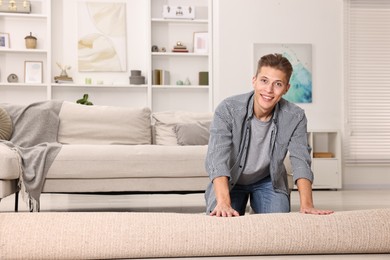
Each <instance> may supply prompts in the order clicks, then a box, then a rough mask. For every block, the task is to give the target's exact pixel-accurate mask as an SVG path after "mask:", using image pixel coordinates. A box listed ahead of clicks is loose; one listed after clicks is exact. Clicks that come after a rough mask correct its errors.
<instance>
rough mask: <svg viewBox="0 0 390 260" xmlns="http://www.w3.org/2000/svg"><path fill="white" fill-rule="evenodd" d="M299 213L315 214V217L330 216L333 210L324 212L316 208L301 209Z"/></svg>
mask: <svg viewBox="0 0 390 260" xmlns="http://www.w3.org/2000/svg"><path fill="white" fill-rule="evenodd" d="M299 212H301V213H304V214H314V215H329V214H332V213H333V212H334V211H333V210H322V209H316V208H301V209H300V210H299Z"/></svg>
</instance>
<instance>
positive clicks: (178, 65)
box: [148, 0, 213, 112]
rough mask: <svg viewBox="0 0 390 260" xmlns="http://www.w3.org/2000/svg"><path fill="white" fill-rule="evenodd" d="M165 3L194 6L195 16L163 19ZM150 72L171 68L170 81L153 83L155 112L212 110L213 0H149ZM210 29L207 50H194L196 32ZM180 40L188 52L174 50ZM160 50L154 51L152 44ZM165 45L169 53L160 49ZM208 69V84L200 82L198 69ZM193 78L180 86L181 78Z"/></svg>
mask: <svg viewBox="0 0 390 260" xmlns="http://www.w3.org/2000/svg"><path fill="white" fill-rule="evenodd" d="M164 5H171V6H190V5H192V6H194V8H195V19H180V18H179V19H171V18H170V19H164V18H163V16H162V10H163V6H164ZM150 13H151V19H150V28H151V32H150V34H151V35H150V72H151V73H150V75H149V78H148V81H149V82H153V78H152V77H153V71H154V70H156V69H159V70H165V71H169V78H170V82H169V84H165V85H151V95H150V103H151V106H152V109H153V110H154V111H162V110H177V109H181V110H193V111H197V112H209V111H212V109H213V103H212V100H213V99H212V93H213V91H212V89H213V84H212V82H213V73H212V68H213V63H212V62H213V59H212V48H211V46H212V35H213V34H212V1H211V0H197V1H194V0H189V1H177V0H176V1H175V0H170V1H166V0H150ZM195 32H208V46H209V48H208V53H194V52H193V49H194V45H193V41H194V33H195ZM177 42H181V43H182V44H183V45H185V46H186V47H187V50H188V52H184V53H177V52H172V49H173V47H174V46H175V45H176V44H177ZM153 45H154V46H157V47H158V49H159V51H158V52H152V51H151V49H152V46H153ZM162 48H165V49H166V52H162V51H161V49H162ZM200 71H208V77H209V85H207V86H204V85H202V86H200V85H199V72H200ZM186 80H189V81H190V83H191V84H190V85H177V84H178V81H182V82H185V81H186Z"/></svg>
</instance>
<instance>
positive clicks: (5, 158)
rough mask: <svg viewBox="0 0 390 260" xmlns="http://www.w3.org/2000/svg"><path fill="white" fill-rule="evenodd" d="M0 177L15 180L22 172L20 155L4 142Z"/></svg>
mask: <svg viewBox="0 0 390 260" xmlns="http://www.w3.org/2000/svg"><path fill="white" fill-rule="evenodd" d="M0 154H1V156H0V179H1V180H14V179H18V178H19V176H20V174H21V169H22V168H21V165H20V161H19V155H18V153H17V152H16V151H15V150H12V149H11V148H9V147H8V146H6V145H4V144H0Z"/></svg>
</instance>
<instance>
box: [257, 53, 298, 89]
mask: <svg viewBox="0 0 390 260" xmlns="http://www.w3.org/2000/svg"><path fill="white" fill-rule="evenodd" d="M262 67H271V68H274V69H277V70H280V71H282V72H284V73H285V74H286V79H287V83H288V82H289V81H290V77H291V74H292V72H293V68H292V65H291V63H290V61H289V60H288V59H287V58H286V57H284V56H283V55H282V54H279V53H275V54H267V55H264V56H263V57H261V58H260V60H259V61H258V63H257V71H256V76H257V74H259V72H260V69H261V68H262Z"/></svg>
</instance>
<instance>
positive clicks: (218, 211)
mask: <svg viewBox="0 0 390 260" xmlns="http://www.w3.org/2000/svg"><path fill="white" fill-rule="evenodd" d="M210 216H216V217H238V216H240V214H239V213H238V212H237V211H236V210H234V209H233V208H232V207H231V206H230V205H229V204H226V203H225V204H222V203H221V204H217V206H216V207H215V208H214V210H213V211H212V212H211V213H210Z"/></svg>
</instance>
